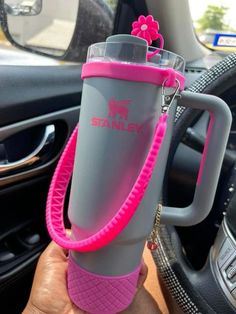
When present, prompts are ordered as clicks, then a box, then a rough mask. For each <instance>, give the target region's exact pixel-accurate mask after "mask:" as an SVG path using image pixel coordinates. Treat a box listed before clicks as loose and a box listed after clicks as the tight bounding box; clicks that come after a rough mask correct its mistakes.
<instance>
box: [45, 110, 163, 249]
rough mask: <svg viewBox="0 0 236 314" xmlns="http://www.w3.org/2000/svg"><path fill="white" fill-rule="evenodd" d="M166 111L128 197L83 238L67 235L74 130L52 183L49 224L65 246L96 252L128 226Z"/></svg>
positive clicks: (149, 172) (156, 149)
mask: <svg viewBox="0 0 236 314" xmlns="http://www.w3.org/2000/svg"><path fill="white" fill-rule="evenodd" d="M167 118H168V115H167V114H166V113H164V114H162V116H161V117H160V119H159V121H158V123H157V126H156V129H155V134H154V138H153V142H152V144H151V147H150V150H149V152H148V154H147V157H146V160H145V163H144V165H143V167H142V169H141V171H140V174H139V176H138V178H137V180H136V182H135V183H134V185H133V188H132V190H131V192H130V193H129V195H128V197H127V199H126V200H125V202H124V203H123V205H122V206H121V208H120V209H119V210H118V212H117V213H116V215H115V216H114V217H113V218H112V219H111V220H110V221H109V222H108V223H107V224H106V225H105V226H104V227H103V228H102V229H101V230H100V231H98V232H97V233H95V234H94V235H92V236H90V237H88V238H87V239H84V240H80V241H73V240H72V239H70V238H69V236H67V234H66V231H65V226H64V222H63V208H64V199H65V195H66V191H67V187H68V184H69V181H70V178H71V175H72V171H73V165H74V158H75V149H76V141H77V135H78V128H76V129H75V130H74V132H73V133H72V135H71V137H70V139H69V141H68V143H67V145H66V147H65V150H64V152H63V153H62V156H61V158H60V160H59V162H58V165H57V167H56V170H55V173H54V175H53V179H52V182H51V185H50V189H49V194H48V199H47V208H46V223H47V228H48V232H49V234H50V236H51V238H52V239H53V240H54V241H55V242H56V243H57V244H59V245H60V246H61V247H63V248H67V249H70V250H74V251H79V252H89V251H95V250H98V249H100V248H102V247H103V246H105V245H107V244H109V243H110V242H111V241H112V240H113V239H114V238H116V237H117V236H118V235H119V233H120V232H121V231H122V230H123V229H124V228H125V227H126V225H127V224H128V223H129V221H130V219H131V218H132V217H133V215H134V213H135V211H136V209H137V208H138V205H139V204H140V202H141V200H142V198H143V196H144V193H145V191H146V189H147V186H148V183H149V181H150V179H151V176H152V173H153V170H154V167H155V163H156V160H157V157H158V153H159V151H160V147H161V144H162V141H163V139H164V136H165V132H166V128H167Z"/></svg>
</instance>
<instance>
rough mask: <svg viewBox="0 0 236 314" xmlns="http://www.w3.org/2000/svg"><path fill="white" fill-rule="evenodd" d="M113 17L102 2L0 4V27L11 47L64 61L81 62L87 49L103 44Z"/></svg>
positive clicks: (21, 0) (6, 0)
mask: <svg viewBox="0 0 236 314" xmlns="http://www.w3.org/2000/svg"><path fill="white" fill-rule="evenodd" d="M117 1H118V0H110V2H112V3H113V7H114V5H115V4H116V3H117ZM113 16H114V15H113V11H112V10H111V7H110V6H109V5H108V4H106V2H105V1H104V0H69V1H68V0H0V19H1V27H2V30H3V32H4V34H5V36H6V38H7V39H8V40H9V41H10V42H11V43H12V44H13V45H14V46H16V47H18V48H20V49H23V50H26V51H30V52H33V53H37V54H41V55H45V56H50V57H54V58H57V59H61V60H66V61H79V62H82V61H84V60H85V58H86V53H87V48H88V46H89V45H91V44H92V43H95V42H98V41H105V39H106V37H107V36H109V35H111V33H112V30H113Z"/></svg>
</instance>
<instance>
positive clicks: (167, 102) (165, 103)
mask: <svg viewBox="0 0 236 314" xmlns="http://www.w3.org/2000/svg"><path fill="white" fill-rule="evenodd" d="M167 80H168V79H166V80H165V81H164V82H163V84H162V88H161V98H162V113H168V111H169V109H170V106H171V104H172V103H173V101H174V100H175V98H176V97H180V94H179V93H178V92H179V89H180V82H179V80H177V79H175V81H176V83H177V86H176V89H175V90H174V92H173V93H172V94H166V93H165V83H166V82H167ZM168 89H169V87H168Z"/></svg>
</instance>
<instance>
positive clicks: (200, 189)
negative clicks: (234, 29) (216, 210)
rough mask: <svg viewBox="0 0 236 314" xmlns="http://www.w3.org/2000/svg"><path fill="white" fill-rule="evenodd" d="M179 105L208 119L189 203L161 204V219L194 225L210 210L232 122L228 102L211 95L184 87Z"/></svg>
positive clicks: (169, 222)
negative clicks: (201, 113)
mask: <svg viewBox="0 0 236 314" xmlns="http://www.w3.org/2000/svg"><path fill="white" fill-rule="evenodd" d="M178 105H180V106H184V107H190V108H196V109H201V110H207V111H208V112H209V114H210V123H209V126H208V130H207V137H206V141H205V145H204V150H203V154H202V159H201V163H200V168H199V172H198V178H197V183H196V188H195V193H194V198H193V202H192V204H191V205H189V206H187V207H184V208H174V207H165V206H164V207H163V209H162V214H161V222H162V223H163V224H171V225H176V226H190V225H195V224H198V223H199V222H201V221H202V220H204V219H205V218H206V217H207V215H208V214H209V213H210V211H211V208H212V205H213V202H214V198H215V193H216V188H217V184H218V180H219V176H220V171H221V166H222V162H223V158H224V153H225V149H226V144H227V140H228V136H229V132H230V127H231V123H232V116H231V112H230V109H229V107H228V106H227V104H226V103H225V102H224V101H223V100H222V99H220V98H218V97H216V96H212V95H206V94H197V93H191V92H186V91H183V92H182V93H181V98H180V100H179V101H178Z"/></svg>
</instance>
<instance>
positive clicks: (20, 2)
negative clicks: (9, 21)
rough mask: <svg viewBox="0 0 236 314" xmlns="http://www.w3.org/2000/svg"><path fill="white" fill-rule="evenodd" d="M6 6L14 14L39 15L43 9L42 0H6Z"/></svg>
mask: <svg viewBox="0 0 236 314" xmlns="http://www.w3.org/2000/svg"><path fill="white" fill-rule="evenodd" d="M4 8H5V11H6V13H7V14H9V15H13V16H20V15H21V16H22V15H23V16H32V15H38V14H40V12H41V10H42V0H5V3H4Z"/></svg>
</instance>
